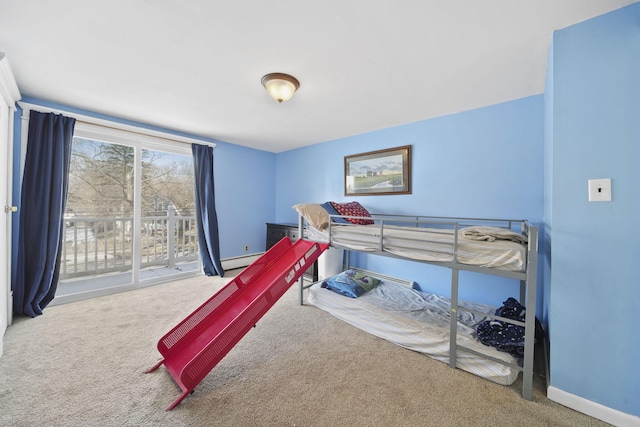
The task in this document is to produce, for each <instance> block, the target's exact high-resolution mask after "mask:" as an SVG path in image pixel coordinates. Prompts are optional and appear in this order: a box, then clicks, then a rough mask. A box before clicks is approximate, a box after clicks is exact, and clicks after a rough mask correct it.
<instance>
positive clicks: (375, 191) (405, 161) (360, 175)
mask: <svg viewBox="0 0 640 427" xmlns="http://www.w3.org/2000/svg"><path fill="white" fill-rule="evenodd" d="M392 194H411V146H410V145H404V146H401V147H394V148H388V149H385V150H377V151H369V152H367V153H360V154H353V155H350V156H344V195H345V196H380V195H392Z"/></svg>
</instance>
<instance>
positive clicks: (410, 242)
mask: <svg viewBox="0 0 640 427" xmlns="http://www.w3.org/2000/svg"><path fill="white" fill-rule="evenodd" d="M477 231H480V233H478V232H477ZM329 232H330V233H331V239H329ZM381 234H383V237H381ZM306 238H308V239H310V240H314V241H319V242H324V243H331V244H332V245H334V246H341V247H344V248H346V249H352V250H356V251H363V252H380V251H382V252H388V253H390V254H393V255H396V256H399V257H404V258H408V259H413V260H417V261H428V262H454V261H457V262H458V263H460V264H466V265H473V266H478V267H487V268H495V269H498V270H506V271H513V272H522V271H525V268H526V264H527V247H526V237H524V236H522V235H521V234H518V233H515V232H512V231H510V230H506V229H500V228H497V227H468V228H463V229H460V230H459V231H458V238H457V244H456V239H455V231H454V230H451V229H438V228H426V227H400V226H393V225H384V227H381V226H380V225H379V224H375V225H353V224H331V227H330V230H324V231H319V230H317V229H316V228H314V227H307V235H306Z"/></svg>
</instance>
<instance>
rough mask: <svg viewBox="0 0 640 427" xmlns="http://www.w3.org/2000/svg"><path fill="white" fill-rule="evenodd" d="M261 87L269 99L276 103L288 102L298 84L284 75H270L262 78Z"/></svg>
mask: <svg viewBox="0 0 640 427" xmlns="http://www.w3.org/2000/svg"><path fill="white" fill-rule="evenodd" d="M262 85H263V86H264V87H265V89H267V93H268V94H269V96H270V97H272V98H273V99H275V100H276V101H278V102H282V101H287V100H289V99H290V98H291V97H292V96H293V94H294V93H295V91H296V90H298V88H299V87H300V82H299V81H298V79H296V78H295V77H293V76H290V75H289V74H284V73H270V74H267V75H266V76H264V77H263V78H262Z"/></svg>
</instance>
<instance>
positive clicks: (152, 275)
mask: <svg viewBox="0 0 640 427" xmlns="http://www.w3.org/2000/svg"><path fill="white" fill-rule="evenodd" d="M110 132H112V131H110ZM96 136H97V137H96ZM141 139H142V140H141ZM193 188H194V184H193V161H192V159H191V155H190V147H189V146H187V145H185V144H177V145H175V144H174V145H173V146H172V145H170V144H167V145H166V146H162V145H161V144H160V145H159V144H153V143H150V142H148V141H147V142H145V140H144V138H138V137H136V135H135V134H134V135H133V136H131V135H129V134H122V133H116V135H111V134H110V133H109V134H107V135H103V134H100V133H97V134H96V132H95V130H93V131H87V130H83V128H82V126H80V129H78V127H77V128H76V135H75V136H74V140H73V145H72V158H71V167H70V172H69V192H68V197H67V207H66V213H65V245H64V248H63V257H62V265H61V269H60V272H61V276H60V277H61V280H60V284H59V286H58V291H57V294H56V299H60V298H62V299H65V298H71V299H82V297H79V296H81V295H84V296H85V297H86V296H93V295H104V294H108V293H111V292H114V291H122V290H126V289H135V288H137V287H139V286H141V285H148V284H152V283H158V282H160V281H167V280H170V279H173V278H175V277H177V276H181V275H185V274H190V273H191V274H193V273H196V272H197V271H199V263H198V250H197V247H198V242H197V233H196V229H195V216H194V215H195V213H194V192H193Z"/></svg>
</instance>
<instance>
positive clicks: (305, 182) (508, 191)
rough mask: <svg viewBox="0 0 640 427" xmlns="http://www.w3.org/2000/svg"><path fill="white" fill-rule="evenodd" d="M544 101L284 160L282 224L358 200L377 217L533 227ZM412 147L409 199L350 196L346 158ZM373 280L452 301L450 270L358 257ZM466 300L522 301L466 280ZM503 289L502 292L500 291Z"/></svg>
mask: <svg viewBox="0 0 640 427" xmlns="http://www.w3.org/2000/svg"><path fill="white" fill-rule="evenodd" d="M543 125H544V97H543V96H542V95H538V96H532V97H528V98H524V99H519V100H516V101H512V102H507V103H503V104H499V105H494V106H490V107H486V108H481V109H477V110H473V111H467V112H464V113H459V114H454V115H449V116H445V117H440V118H435V119H431V120H425V121H421V122H417V123H412V124H407V125H403V126H398V127H394V128H389V129H384V130H379V131H376V132H371V133H367V134H363V135H357V136H353V137H348V138H343V139H340V140H336V141H330V142H326V143H323V144H318V145H313V146H309V147H303V148H300V149H296V150H291V151H287V152H284V153H280V154H278V155H277V157H276V189H277V191H276V201H277V202H276V219H277V220H278V221H282V222H296V221H297V217H296V213H295V211H294V210H293V209H292V208H291V206H293V205H294V204H296V203H303V202H319V203H322V202H325V201H327V200H332V201H345V200H358V201H359V202H360V203H362V204H363V206H365V207H366V208H367V209H368V210H369V211H371V212H385V213H399V214H422V215H434V216H479V217H489V218H516V219H528V220H530V221H531V222H532V223H534V224H536V225H538V224H540V223H541V220H542V213H543V208H542V207H543V153H544V151H543V140H544V126H543ZM400 145H411V146H412V155H413V162H412V172H413V174H412V175H413V181H412V186H413V194H410V195H393V196H366V197H357V198H353V197H345V196H344V191H343V188H344V183H343V172H344V165H343V163H344V156H345V155H350V154H356V153H360V152H365V151H372V150H378V149H383V148H390V147H395V146H400ZM357 264H358V265H359V266H360V267H362V268H366V269H369V270H373V271H378V272H380V273H383V274H389V275H393V276H397V277H401V278H406V279H411V280H414V281H416V282H418V283H419V284H420V286H421V287H422V288H423V289H424V290H427V291H430V292H436V293H439V294H444V295H448V294H449V286H450V274H451V272H450V271H449V270H448V269H446V268H441V267H433V266H428V265H422V264H419V263H415V262H403V261H399V260H396V259H391V258H384V257H379V256H358V257H357ZM461 283H462V284H463V286H462V288H461V297H462V298H463V299H464V298H467V299H472V300H474V301H478V302H486V303H490V304H495V305H500V304H501V303H502V301H504V300H505V299H506V298H507V297H508V296H517V295H518V292H519V291H518V289H519V288H518V287H517V286H514V282H513V281H509V280H506V279H498V280H496V278H495V277H492V276H486V275H481V274H473V273H464V274H462V275H461ZM496 283H497V284H496Z"/></svg>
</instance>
